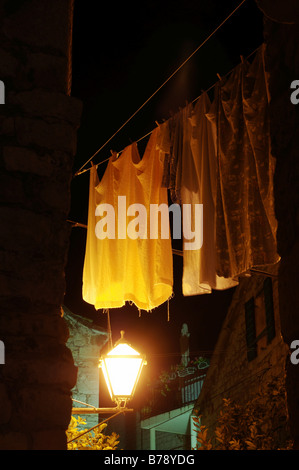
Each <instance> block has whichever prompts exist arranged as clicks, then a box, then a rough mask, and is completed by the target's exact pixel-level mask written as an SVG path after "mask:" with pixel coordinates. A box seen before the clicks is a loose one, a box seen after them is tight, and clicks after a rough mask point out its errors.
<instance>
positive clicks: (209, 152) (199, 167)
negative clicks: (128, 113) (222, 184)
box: [181, 93, 237, 296]
mask: <svg viewBox="0 0 299 470" xmlns="http://www.w3.org/2000/svg"><path fill="white" fill-rule="evenodd" d="M210 106H211V103H210V100H209V97H208V95H207V94H206V93H203V94H202V95H201V97H200V98H199V99H198V101H197V103H196V105H195V106H194V109H192V107H190V105H189V106H188V107H186V108H185V110H184V120H183V122H184V138H183V142H184V143H183V148H184V152H183V157H182V177H181V200H182V205H184V204H189V205H190V207H191V209H192V212H191V214H192V218H191V220H192V226H193V229H192V230H194V229H195V222H194V218H195V211H194V207H195V204H202V205H203V218H202V230H203V232H202V233H203V245H202V247H201V248H199V249H193V250H188V249H184V250H183V280H182V289H183V294H184V295H185V296H190V295H198V294H207V293H211V292H212V289H219V290H223V289H228V288H230V287H233V286H235V285H236V284H237V282H236V281H234V280H232V279H225V278H224V277H219V276H217V274H216V250H215V199H216V136H215V132H214V129H213V126H212V124H211V123H210V121H209V120H208V119H207V117H206V113H207V112H208V111H209V109H210ZM183 217H184V212H183Z"/></svg>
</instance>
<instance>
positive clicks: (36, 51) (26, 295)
mask: <svg viewBox="0 0 299 470" xmlns="http://www.w3.org/2000/svg"><path fill="white" fill-rule="evenodd" d="M72 8H73V5H72V1H71V0H51V2H49V1H47V0H22V1H18V2H11V1H7V0H1V1H0V18H1V19H0V24H1V29H0V79H1V80H2V81H3V82H4V83H5V95H6V96H5V99H6V101H5V105H1V106H0V135H1V140H0V220H1V230H0V339H1V340H2V341H3V342H4V344H5V364H4V365H0V403H1V407H0V449H8V450H9V449H36V450H37V449H65V448H66V436H65V430H66V428H67V427H68V423H69V420H70V416H71V408H72V400H71V389H72V388H73V387H74V385H75V383H76V376H77V368H76V367H75V365H74V361H73V358H72V354H71V352H70V350H69V349H68V348H67V347H66V341H67V338H68V330H67V326H66V323H65V320H64V319H63V318H62V317H61V312H60V306H61V305H62V302H63V298H64V292H65V278H64V269H65V264H66V257H67V250H68V245H69V235H70V233H69V230H70V228H69V226H68V224H67V222H66V220H67V215H68V211H69V206H70V181H71V175H72V166H73V158H74V154H75V152H76V132H77V129H78V126H79V122H80V116H81V111H82V105H81V103H80V102H79V101H78V100H76V99H74V98H71V97H70V96H69V94H70V83H71V80H70V79H71V55H70V50H71V32H72Z"/></svg>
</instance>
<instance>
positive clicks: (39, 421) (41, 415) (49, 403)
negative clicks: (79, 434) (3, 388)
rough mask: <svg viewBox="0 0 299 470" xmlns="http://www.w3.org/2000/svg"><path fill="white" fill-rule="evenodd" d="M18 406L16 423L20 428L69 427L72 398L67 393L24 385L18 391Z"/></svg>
mask: <svg viewBox="0 0 299 470" xmlns="http://www.w3.org/2000/svg"><path fill="white" fill-rule="evenodd" d="M16 398H17V401H18V407H17V409H16V410H14V418H13V421H14V425H15V426H19V427H20V428H24V427H26V429H27V430H28V431H30V430H31V429H35V430H38V429H40V430H43V429H45V425H47V426H48V429H53V428H60V429H61V428H62V429H63V428H64V429H67V427H68V423H69V419H70V415H71V409H72V400H71V398H70V396H69V395H68V394H66V393H62V392H59V391H57V390H51V389H50V388H41V387H39V386H38V385H37V386H34V387H24V388H21V389H20V390H18V391H17V392H16Z"/></svg>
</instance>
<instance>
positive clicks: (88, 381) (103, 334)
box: [63, 307, 108, 428]
mask: <svg viewBox="0 0 299 470" xmlns="http://www.w3.org/2000/svg"><path fill="white" fill-rule="evenodd" d="M63 310H64V318H65V320H66V323H67V325H68V329H69V338H68V341H67V347H68V348H69V349H70V350H71V351H72V355H73V358H74V362H75V365H76V366H77V367H78V376H77V382H76V385H75V387H74V388H73V389H72V397H73V399H75V400H79V401H81V402H84V403H88V404H89V405H93V406H96V407H101V404H100V403H99V374H100V369H99V359H100V355H101V349H102V348H103V346H104V345H105V343H106V342H107V341H108V333H107V331H105V330H103V329H102V328H100V327H98V326H96V325H94V324H93V322H92V321H91V320H88V319H86V318H83V317H81V316H80V315H75V314H73V313H72V312H70V311H69V310H68V309H66V308H65V307H63ZM73 407H75V408H76V407H77V408H84V405H81V404H79V403H76V402H73ZM80 416H81V418H83V419H84V420H85V421H86V426H84V427H85V428H86V427H87V428H91V427H92V426H95V425H96V424H97V423H98V422H99V416H98V415H96V414H94V415H82V414H80Z"/></svg>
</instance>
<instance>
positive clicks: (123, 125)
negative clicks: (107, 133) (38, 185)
mask: <svg viewBox="0 0 299 470" xmlns="http://www.w3.org/2000/svg"><path fill="white" fill-rule="evenodd" d="M245 2H246V0H242V2H241V3H240V4H239V5H238V6H237V7H236V8H235V9H234V10H233V11H232V12H231V13H230V14H229V15H228V16H227V17H226V18H225V19H224V20H223V21H222V22H221V23H220V24H219V25H218V26H217V28H215V29H214V31H212V33H211V34H209V36H208V37H207V38H206V39H205V40H204V41H203V42H202V43H201V44H200V45H199V46H198V47H197V48H196V49H195V50H194V51H193V52H192V53H191V54H190V55H189V56H188V57H187V59H185V60H184V62H183V63H182V64H181V65H180V66H179V67H178V68H177V69H176V70H175V71H174V72H173V73H172V74H171V75H170V76H169V77H168V78H167V79H166V80H165V81H164V82H163V83H162V85H160V86H159V88H157V90H156V91H154V93H153V94H152V95H151V96H150V97H149V98H148V99H147V100H146V101H145V102H144V103H143V104H142V105H141V106H140V107H139V108H138V109H137V110H136V111H135V112H134V113H133V114H132V115H131V116H130V117H129V118H128V119H127V120H126V121H125V122H124V123H123V124H122V125H121V126H120V128H119V129H118V130H117V131H116V132H114V134H113V135H112V136H111V137H109V139H108V140H106V142H105V143H104V144H103V145H102V146H101V147H100V148H99V149H98V150H97V151H96V152H95V153H94V154H93V155H92V156H91V157H90V158H89V159H88V160H87V161H86V162H85V163H84V164H83V165H82V166H81V167H80V168H79V170H77V171H76V173H75V174H74V177H75V176H78V175H79V174H81V170H82V169H83V168H84V167H85V166H86V165H87V164H88V163H89V162H90V161H91V160H92V159H93V158H94V157H95V156H96V155H97V154H98V153H99V152H100V151H101V150H102V149H103V148H104V147H105V146H106V145H107V144H108V143H109V142H110V141H111V140H112V139H113V138H114V137H115V136H116V134H118V132H120V131H121V129H123V128H124V127H125V126H126V124H128V122H129V121H131V119H133V117H134V116H136V114H137V113H139V111H140V110H141V109H142V108H143V107H144V106H145V105H146V104H147V103H148V102H149V101H150V100H151V99H152V98H153V97H154V96H155V95H156V94H157V93H158V92H159V91H160V90H161V88H163V87H164V86H165V85H166V83H168V82H169V80H171V78H172V77H173V76H174V75H176V74H177V73H178V72H179V70H181V68H182V67H183V66H184V65H185V64H186V63H187V62H188V61H189V60H190V59H191V58H192V57H193V56H194V54H196V52H198V51H199V49H200V48H201V47H202V46H203V45H204V44H205V43H206V42H207V41H208V40H209V39H210V38H211V37H212V36H213V35H214V34H215V33H216V32H217V31H218V30H219V29H220V28H221V27H222V26H223V25H224V24H225V23H226V22H227V21H228V20H229V19H230V18H231V16H233V15H234V13H235V12H236V11H237V10H239V8H240V7H241V6H242V5H243V4H244V3H245Z"/></svg>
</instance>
